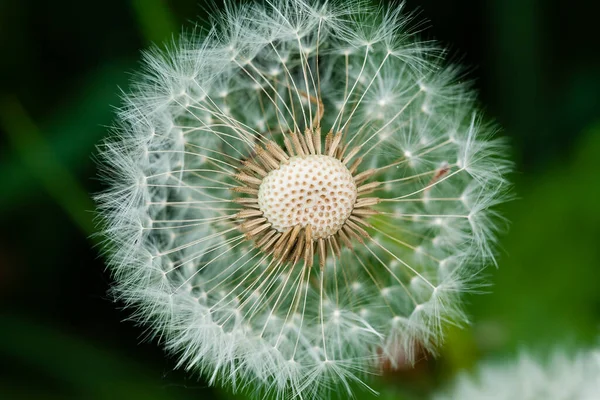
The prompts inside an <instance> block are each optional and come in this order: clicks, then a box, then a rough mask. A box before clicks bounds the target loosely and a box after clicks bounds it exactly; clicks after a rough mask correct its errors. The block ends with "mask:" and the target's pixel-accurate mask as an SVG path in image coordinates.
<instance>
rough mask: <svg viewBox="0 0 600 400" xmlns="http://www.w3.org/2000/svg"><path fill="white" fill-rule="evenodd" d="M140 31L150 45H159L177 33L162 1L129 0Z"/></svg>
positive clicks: (169, 13)
mask: <svg viewBox="0 0 600 400" xmlns="http://www.w3.org/2000/svg"><path fill="white" fill-rule="evenodd" d="M131 7H132V8H133V11H134V13H135V16H136V18H137V21H138V25H139V26H140V31H141V32H142V34H143V36H144V37H145V38H146V40H147V41H148V42H150V43H155V44H160V43H163V42H164V41H165V40H167V39H168V38H170V37H171V35H172V34H173V33H175V32H178V31H179V28H178V26H177V23H176V22H175V18H174V17H173V15H172V14H171V12H170V10H169V8H168V7H167V6H166V4H165V2H164V1H163V0H131Z"/></svg>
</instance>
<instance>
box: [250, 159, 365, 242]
mask: <svg viewBox="0 0 600 400" xmlns="http://www.w3.org/2000/svg"><path fill="white" fill-rule="evenodd" d="M356 196H357V190H356V183H355V182H354V178H353V177H352V174H351V173H350V171H349V170H348V168H346V166H345V165H344V164H342V162H340V160H338V159H336V158H333V157H329V156H324V155H310V156H302V157H291V158H290V159H289V160H288V162H287V163H285V164H282V165H281V166H280V167H279V168H278V169H276V170H273V171H271V172H270V173H269V174H268V175H267V176H266V177H265V178H264V179H263V181H262V183H261V185H260V187H259V189H258V205H259V207H260V210H261V211H262V212H263V215H264V217H265V218H267V221H268V222H270V223H271V226H272V227H273V228H274V229H276V230H278V231H279V232H285V231H286V230H288V229H289V228H291V227H294V226H296V225H300V226H302V227H306V226H307V225H309V224H310V225H311V228H312V237H313V238H315V239H320V238H327V237H329V236H331V235H333V234H335V233H336V232H337V231H339V230H340V229H341V228H342V226H343V225H344V223H345V222H346V220H347V219H348V217H349V216H350V214H351V213H352V210H353V208H354V203H355V201H356Z"/></svg>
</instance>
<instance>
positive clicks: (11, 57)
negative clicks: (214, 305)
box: [0, 0, 600, 400]
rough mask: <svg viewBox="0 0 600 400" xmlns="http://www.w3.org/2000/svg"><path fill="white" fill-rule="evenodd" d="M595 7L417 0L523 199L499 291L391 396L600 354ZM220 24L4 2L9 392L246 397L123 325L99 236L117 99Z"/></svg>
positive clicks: (3, 341) (1, 112) (5, 374)
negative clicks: (465, 78)
mask: <svg viewBox="0 0 600 400" xmlns="http://www.w3.org/2000/svg"><path fill="white" fill-rule="evenodd" d="M588 3H589V4H585V2H584V1H563V0H547V1H544V0H537V1H534V0H489V1H481V0H455V1H441V0H407V8H408V9H410V10H415V9H418V10H419V17H420V18H422V19H426V20H428V21H429V22H428V24H427V25H428V26H429V25H430V26H431V28H428V29H427V30H426V31H425V32H424V35H425V37H427V38H435V39H438V40H439V41H441V42H442V43H443V44H445V45H448V46H449V47H450V49H451V52H450V53H451V55H452V56H453V59H454V60H456V61H460V62H461V63H463V64H465V65H467V66H472V68H471V69H470V75H469V76H470V77H471V78H474V79H475V85H476V87H477V88H478V90H479V91H480V99H481V102H482V104H484V105H485V108H486V112H487V115H488V116H490V117H492V118H495V119H497V121H498V122H499V123H500V125H501V126H502V127H503V132H502V135H504V136H507V137H508V138H509V139H510V141H511V143H512V148H513V158H514V160H515V162H516V170H517V172H516V174H515V175H514V182H515V191H516V193H517V195H518V197H519V199H518V200H516V201H513V202H511V203H510V204H507V205H505V206H504V207H503V208H504V213H505V215H506V216H507V218H508V219H509V220H510V221H511V227H510V231H509V232H508V233H507V234H506V235H504V236H503V237H502V240H501V243H502V249H501V256H500V259H499V265H500V268H499V269H497V270H496V269H494V268H493V267H492V268H489V269H488V274H489V276H490V279H491V281H492V282H493V286H491V287H490V288H489V291H490V293H487V294H483V295H473V296H469V297H468V299H467V302H468V312H469V315H471V317H472V321H473V324H472V326H470V327H468V328H466V329H458V328H451V329H450V330H449V334H448V340H447V342H446V344H445V345H444V347H443V348H441V350H440V353H441V355H440V357H439V358H437V359H436V360H434V359H432V358H431V357H428V358H427V359H423V360H421V361H420V362H419V363H417V365H416V367H415V369H413V370H401V371H397V372H387V373H386V374H385V376H384V377H383V378H382V379H379V380H378V381H376V382H375V383H374V387H375V388H376V389H377V390H380V391H381V392H382V395H381V397H380V398H381V399H384V400H385V399H421V398H425V397H426V394H427V393H428V392H430V391H431V390H433V389H435V388H436V387H438V386H439V385H441V384H443V383H444V382H445V381H447V380H448V379H450V378H451V377H452V376H453V375H454V374H455V373H456V372H457V371H458V370H460V369H463V368H471V367H473V366H474V365H475V364H476V362H477V361H478V360H481V359H488V358H494V357H510V355H512V354H515V352H516V351H518V350H519V349H520V348H524V347H527V348H533V349H539V352H543V351H544V349H548V348H550V347H552V346H557V345H558V346H567V347H571V348H574V347H577V346H584V345H590V344H594V343H597V341H598V339H597V337H598V333H599V332H600V329H599V328H600V324H599V322H600V51H599V50H600V48H599V46H600V45H599V42H598V38H599V34H598V21H597V20H598V19H597V15H598V9H597V6H595V5H593V4H592V2H588ZM216 4H217V5H216V7H220V6H221V5H222V4H220V3H219V2H217V3H216ZM209 12H210V7H209V8H206V7H205V6H204V5H203V4H198V1H196V0H105V1H101V2H73V1H58V2H56V1H55V2H46V1H43V2H42V1H34V0H23V1H17V0H1V1H0V50H1V53H0V54H1V58H0V59H1V61H0V72H1V73H0V79H1V85H0V132H1V135H0V227H1V229H0V298H1V306H0V370H1V373H0V398H2V399H20V398H33V399H35V398H39V399H54V398H57V399H63V398H74V399H121V398H123V399H136V398H143V399H198V398H201V399H202V398H206V399H209V398H221V399H227V398H234V396H231V395H230V394H228V393H226V392H224V391H222V390H219V389H213V388H209V387H207V385H206V382H205V381H204V380H203V379H202V378H201V377H197V376H190V375H188V374H186V373H184V372H183V371H173V368H174V365H175V363H176V361H175V360H174V359H172V358H169V357H166V356H165V355H164V354H163V352H162V350H161V349H160V348H159V346H157V345H156V344H155V343H146V342H144V341H143V329H142V328H139V327H136V326H134V325H133V324H132V323H130V322H127V321H124V320H125V319H126V318H127V316H128V314H127V312H126V311H123V310H121V309H120V308H119V305H115V304H114V303H112V302H111V301H110V299H109V298H108V296H107V294H106V291H107V289H108V287H109V285H110V276H109V274H108V273H107V272H106V271H105V269H104V266H103V260H102V259H101V257H100V256H99V251H98V248H97V246H96V243H95V240H94V239H90V235H91V234H92V233H93V232H94V224H93V216H94V214H93V209H94V204H93V203H92V201H91V199H90V193H97V192H98V191H100V190H102V183H101V182H99V181H98V180H97V179H96V166H95V164H94V161H93V155H94V153H95V147H94V146H95V145H96V144H97V143H98V142H99V141H100V140H101V139H102V138H103V137H104V136H105V135H106V134H107V128H106V127H107V126H109V125H110V124H111V120H112V118H113V111H114V109H113V107H114V106H117V105H118V104H119V98H118V92H119V88H123V89H126V88H127V86H128V80H129V78H130V73H131V72H132V71H133V70H135V69H136V68H137V67H138V65H139V64H138V59H139V52H140V50H141V49H143V48H146V47H147V46H148V45H149V43H151V42H154V43H163V42H164V41H165V40H169V39H170V38H171V37H172V36H173V35H177V33H178V32H180V31H181V29H182V28H181V27H182V26H183V27H184V28H191V27H193V26H194V21H198V20H202V19H206V18H207V13H209ZM358 397H359V398H361V399H362V398H364V399H371V398H374V397H373V396H372V395H369V394H368V393H365V392H359V393H358ZM235 398H238V397H235ZM239 398H242V397H239Z"/></svg>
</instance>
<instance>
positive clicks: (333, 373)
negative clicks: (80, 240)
mask: <svg viewBox="0 0 600 400" xmlns="http://www.w3.org/2000/svg"><path fill="white" fill-rule="evenodd" d="M442 55H443V52H442V51H440V50H439V49H437V48H436V47H435V46H434V45H432V44H429V43H423V42H418V41H417V40H416V39H415V38H414V37H413V36H412V35H411V34H408V33H407V18H406V16H404V15H403V14H401V12H400V8H399V7H398V8H396V9H390V10H385V11H382V10H380V9H373V8H370V7H367V6H365V5H364V4H363V3H362V2H355V1H350V2H344V3H342V2H339V3H331V4H327V3H326V4H317V3H313V2H306V1H301V0H293V1H290V0H285V1H284V0H277V1H274V2H271V3H270V4H269V5H267V6H260V5H245V6H236V7H234V6H232V5H231V4H230V5H228V6H227V7H226V10H225V11H223V13H222V14H221V15H220V16H218V17H216V18H215V20H214V21H213V27H212V29H211V30H210V31H209V32H208V33H207V34H206V35H204V36H203V37H197V36H196V34H194V35H193V36H189V37H186V38H184V39H182V40H181V41H180V42H179V43H178V44H176V45H175V46H173V48H172V49H170V50H169V51H167V52H160V51H154V52H150V53H147V54H146V57H145V69H144V72H143V74H141V75H140V76H139V78H138V80H137V81H136V83H135V85H134V88H133V90H132V92H131V93H130V94H128V95H126V96H125V105H124V107H123V108H122V109H121V110H120V112H119V120H120V121H119V126H118V129H117V133H116V135H115V136H116V137H115V138H112V139H110V140H108V141H107V142H106V143H105V144H104V145H103V146H102V147H101V154H102V157H103V159H104V161H105V162H104V164H103V165H104V168H105V171H104V176H105V177H106V178H107V180H108V181H109V184H110V185H111V186H110V189H109V190H108V191H107V192H106V193H104V194H102V195H101V196H99V203H100V208H101V215H102V216H103V218H104V221H105V223H106V227H105V234H106V237H107V240H108V242H109V244H110V245H109V246H108V248H109V249H110V252H109V254H110V256H109V265H110V268H111V269H112V271H113V273H114V276H115V280H116V287H115V293H116V294H117V295H118V298H119V299H120V300H121V301H123V302H125V303H126V304H127V305H130V306H132V307H133V308H134V309H135V310H136V314H135V315H136V317H137V319H139V320H140V321H142V322H143V323H145V324H147V326H149V327H151V331H152V332H153V333H154V335H155V336H156V337H157V338H158V339H159V340H160V341H161V342H163V343H164V345H165V346H166V348H167V349H168V350H169V351H171V352H173V353H175V354H177V355H178V357H179V359H180V365H181V366H184V367H185V368H187V369H190V370H195V371H200V372H201V373H202V374H203V375H204V376H206V377H207V378H208V379H209V381H210V382H211V383H215V382H221V383H223V384H225V385H228V386H230V387H233V389H234V390H238V389H246V388H249V387H250V386H249V385H250V383H252V389H254V388H256V387H258V388H259V390H260V389H262V390H264V391H265V392H273V393H275V394H276V395H277V396H279V397H282V398H283V397H287V396H301V397H302V398H311V397H317V398H318V397H319V396H321V394H322V391H323V390H327V389H329V388H331V387H332V385H341V387H343V388H345V389H347V390H348V391H349V390H350V389H349V384H350V383H351V382H353V381H358V382H361V381H362V379H363V378H364V377H365V375H366V374H368V373H372V372H376V371H378V370H379V369H380V366H381V361H382V359H386V362H389V361H391V363H392V365H394V363H396V362H397V361H404V360H398V357H399V354H403V355H404V356H406V357H409V358H410V357H411V356H412V353H413V349H414V348H415V347H416V346H418V347H419V348H424V349H428V350H434V349H435V346H436V345H437V344H438V343H439V342H440V341H441V339H442V328H443V325H444V324H445V323H447V322H455V323H460V322H461V321H464V320H465V316H464V315H463V313H462V311H461V306H460V294H461V293H462V292H464V291H466V290H469V289H470V288H472V287H473V286H474V284H475V283H476V282H475V279H476V278H478V277H479V273H480V271H481V268H482V267H483V266H484V265H485V264H487V263H489V262H493V248H494V244H495V240H496V239H495V232H496V230H497V223H498V222H499V218H498V215H497V213H496V212H495V211H494V210H493V209H492V208H491V207H493V206H495V205H496V204H498V203H499V202H501V201H502V199H503V197H504V193H505V192H506V188H507V182H506V179H505V174H506V173H507V171H508V170H509V163H508V162H507V161H506V159H505V158H504V148H503V146H502V144H501V143H500V142H498V141H497V140H496V139H492V138H491V133H492V132H491V130H493V128H492V127H490V126H488V125H486V124H484V123H483V122H482V119H481V117H480V116H479V114H478V113H477V111H476V110H475V108H474V99H473V97H474V96H473V94H472V92H471V91H470V89H469V88H468V87H467V86H465V84H464V83H461V82H460V81H459V77H460V75H459V73H458V71H457V69H456V68H455V67H451V66H445V65H444V64H443V60H442ZM342 397H347V394H342Z"/></svg>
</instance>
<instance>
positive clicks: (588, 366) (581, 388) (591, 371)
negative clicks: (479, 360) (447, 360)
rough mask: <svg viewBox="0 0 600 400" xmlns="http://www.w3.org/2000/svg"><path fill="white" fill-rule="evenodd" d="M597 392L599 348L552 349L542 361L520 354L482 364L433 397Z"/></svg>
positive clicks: (556, 398) (582, 398) (562, 396)
mask: <svg viewBox="0 0 600 400" xmlns="http://www.w3.org/2000/svg"><path fill="white" fill-rule="evenodd" d="M598 393H600V352H599V351H598V349H591V350H580V351H579V352H578V353H577V354H573V355H569V354H567V353H565V352H564V351H559V350H555V351H554V353H553V354H551V355H550V357H546V358H545V359H544V358H540V357H535V356H533V355H531V354H529V353H526V352H522V353H521V354H520V355H519V356H518V357H517V358H516V359H514V360H503V361H502V362H501V361H495V362H491V361H488V362H485V363H483V364H482V365H480V366H479V367H478V368H477V370H476V371H475V373H474V374H471V375H469V374H467V373H462V374H460V375H459V376H458V379H456V381H455V382H454V384H453V385H452V387H450V388H448V389H447V390H446V392H443V393H442V392H440V393H438V394H436V395H435V396H433V398H434V399H435V400H447V399H464V400H478V399H497V400H509V399H515V398H516V399H523V400H537V399H547V400H567V399H577V400H594V399H596V398H597V397H598Z"/></svg>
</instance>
